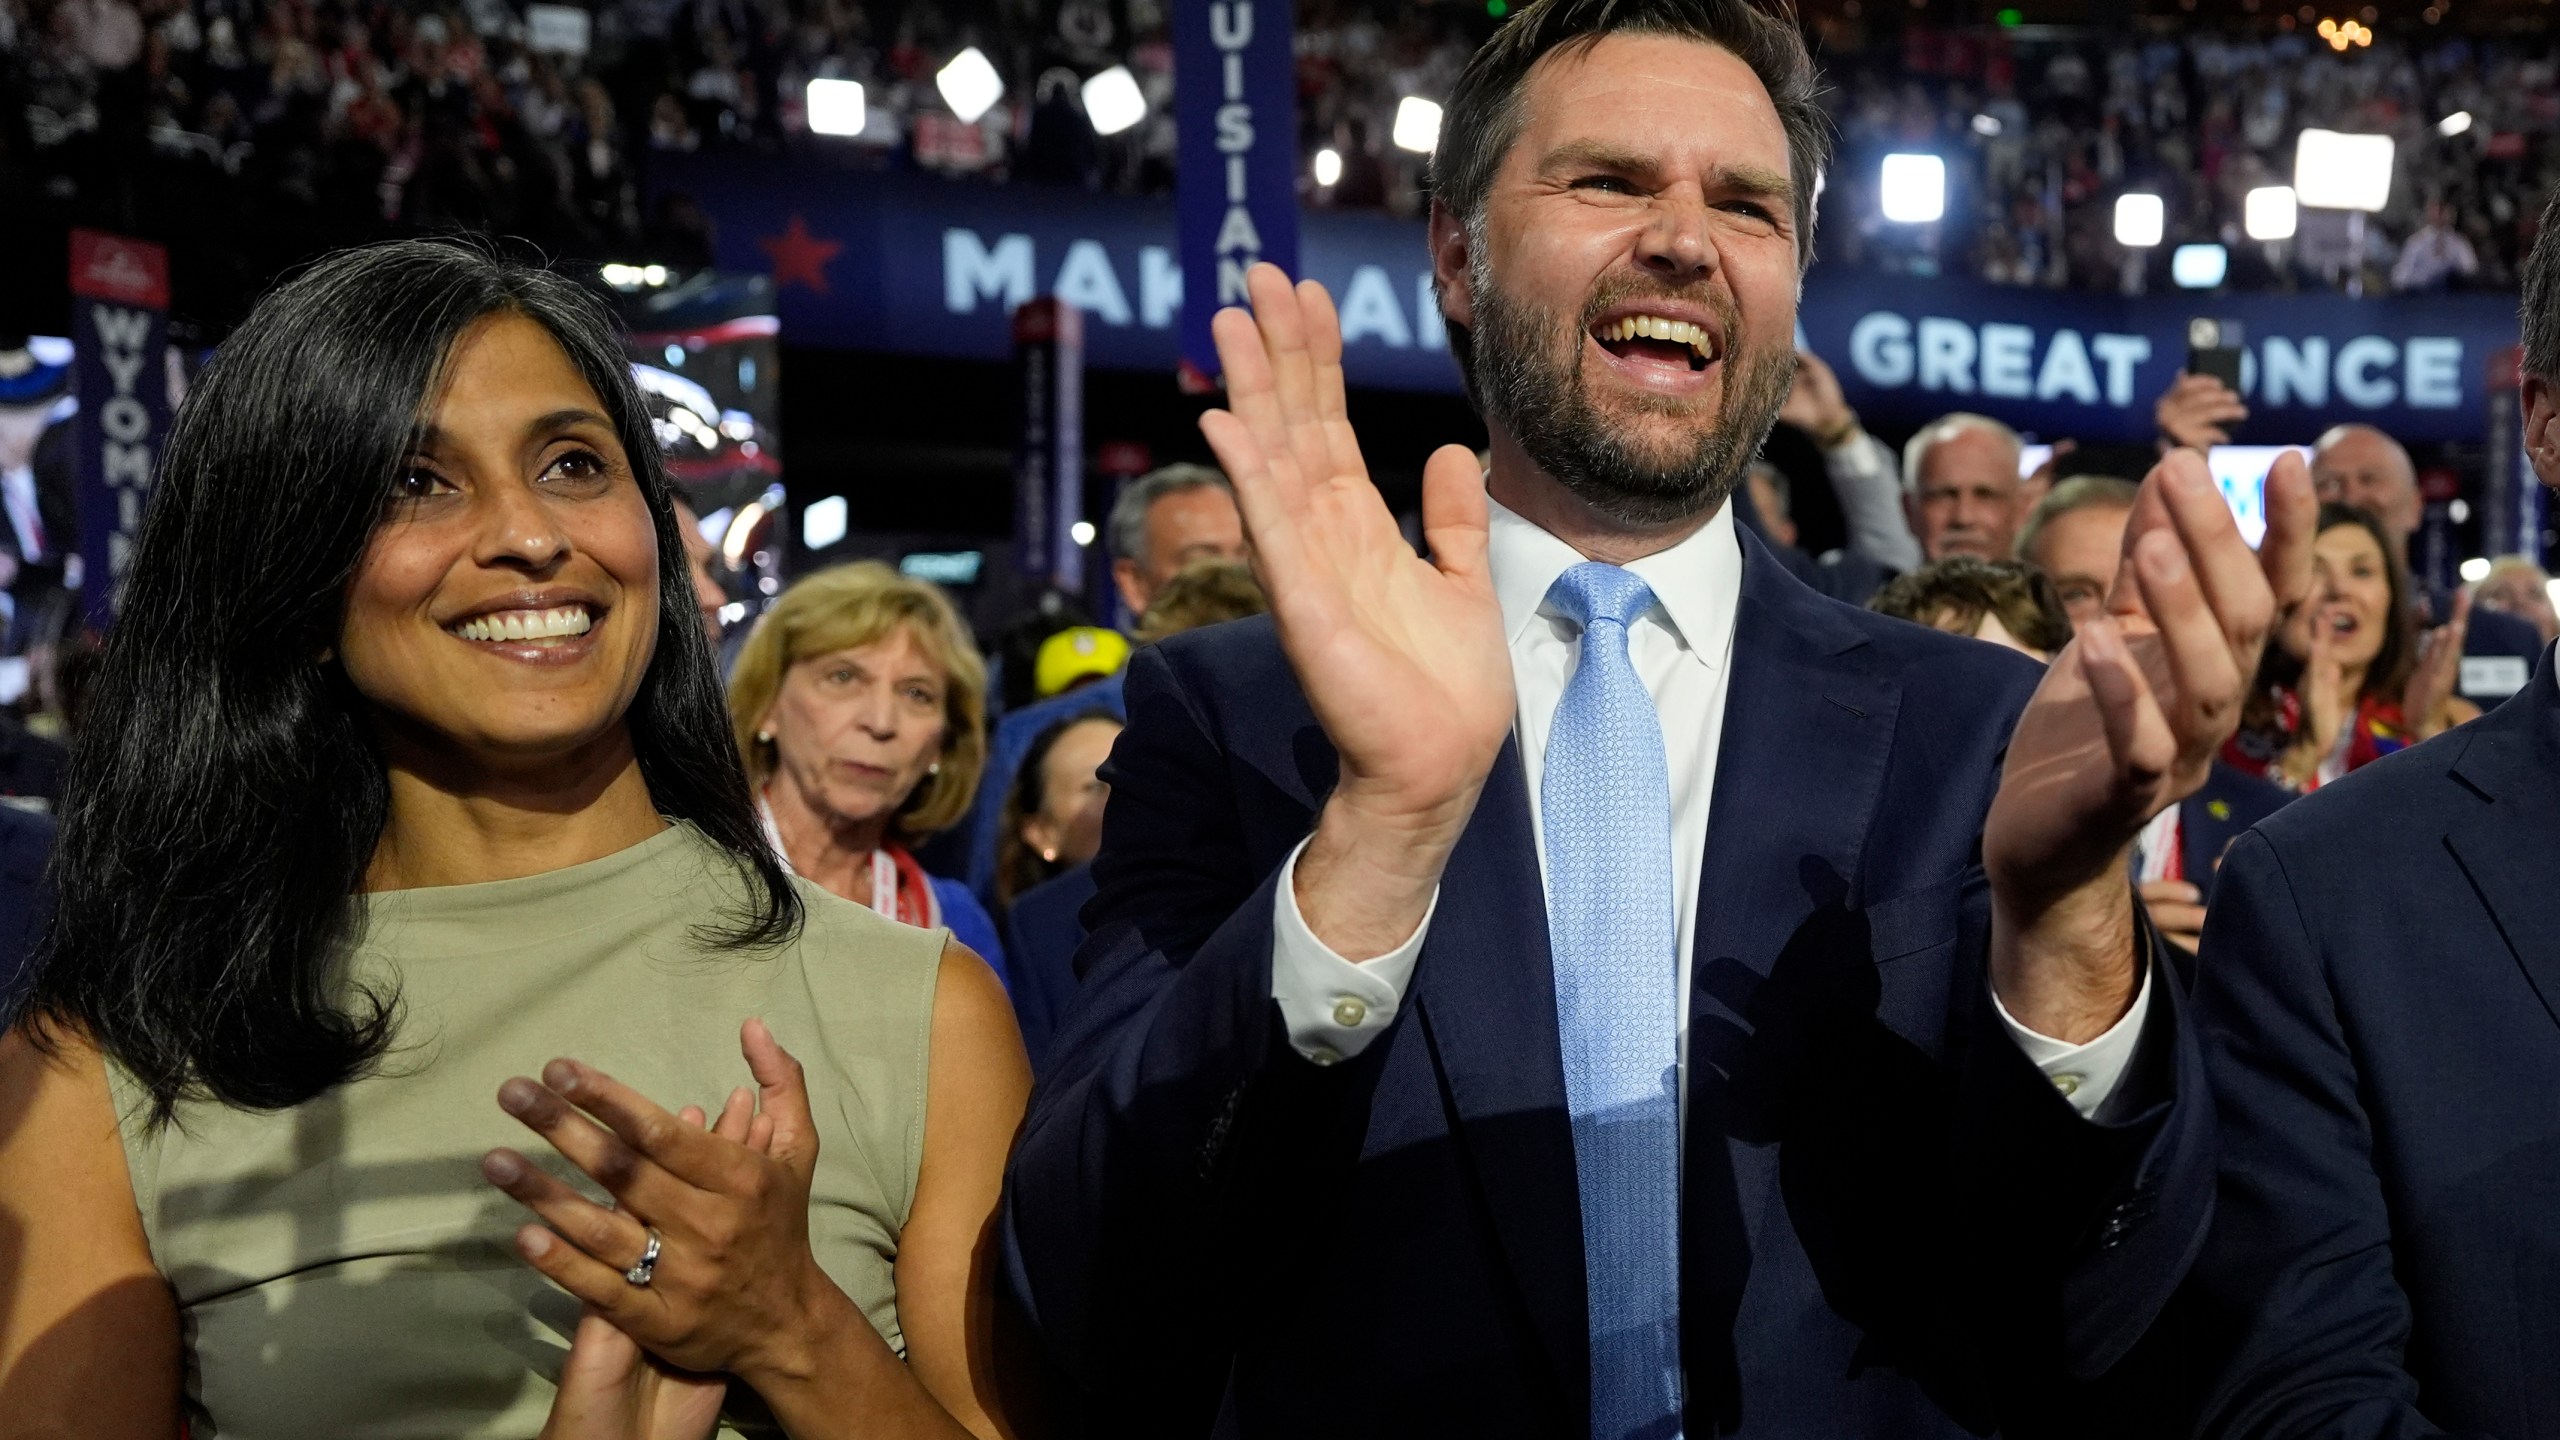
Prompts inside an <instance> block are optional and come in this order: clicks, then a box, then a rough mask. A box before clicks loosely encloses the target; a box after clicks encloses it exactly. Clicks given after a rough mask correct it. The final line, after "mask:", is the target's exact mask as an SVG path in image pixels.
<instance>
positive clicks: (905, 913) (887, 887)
mask: <svg viewBox="0 0 2560 1440" xmlns="http://www.w3.org/2000/svg"><path fill="white" fill-rule="evenodd" d="M769 791H770V787H767V789H765V790H759V791H757V792H756V818H757V819H759V820H761V821H763V822H764V838H765V843H767V844H769V845H771V846H772V847H773V854H774V858H775V859H777V860H780V861H781V862H782V868H783V869H785V870H787V871H790V872H791V873H792V874H794V875H797V874H799V873H800V872H799V871H798V870H797V869H795V868H794V867H793V866H792V864H791V852H790V851H789V850H787V849H785V848H784V847H783V844H782V827H781V826H780V825H779V824H777V823H775V821H774V818H773V801H772V798H771V796H770V794H769ZM845 898H846V899H848V900H851V899H853V898H855V897H853V896H850V895H848V896H846V897H845ZM871 913H873V914H875V915H886V916H888V917H889V918H890V919H892V920H895V921H897V922H898V923H899V924H901V925H914V926H919V927H921V928H924V929H928V930H930V929H932V928H934V927H936V926H938V925H940V924H941V923H942V897H941V896H939V895H936V894H934V893H933V881H932V880H931V879H930V878H929V877H927V876H926V874H925V873H924V867H923V866H921V865H919V864H917V863H916V860H915V857H914V856H912V855H909V854H908V853H907V852H906V851H904V850H901V849H899V848H898V847H897V846H895V845H890V844H885V843H884V844H883V845H881V846H880V848H878V849H876V850H874V851H872V852H871Z"/></svg>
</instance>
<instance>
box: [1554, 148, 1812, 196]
mask: <svg viewBox="0 0 2560 1440" xmlns="http://www.w3.org/2000/svg"><path fill="white" fill-rule="evenodd" d="M1541 168H1543V169H1545V170H1548V171H1556V170H1578V169H1591V170H1614V171H1617V172H1618V173H1620V174H1624V175H1651V174H1654V173H1656V172H1657V171H1658V170H1660V168H1661V166H1660V164H1659V163H1658V162H1657V161H1655V159H1654V158H1653V157H1652V156H1650V155H1647V154H1645V153H1644V152H1642V151H1640V150H1629V149H1627V148H1625V147H1624V146H1619V145H1612V144H1610V143H1609V142H1608V141H1605V140H1568V141H1566V142H1565V143H1564V144H1562V145H1559V146H1557V147H1556V148H1555V149H1553V150H1550V151H1548V152H1547V158H1546V163H1545V164H1544V165H1543V166H1542V167H1541ZM1707 188H1708V189H1710V190H1715V191H1720V192H1725V193H1731V194H1741V195H1756V196H1760V197H1762V198H1765V199H1772V200H1789V201H1791V200H1793V199H1794V198H1795V193H1796V186H1795V181H1794V179H1793V178H1791V177H1790V176H1789V175H1788V174H1787V173H1786V172H1785V171H1783V170H1771V169H1769V168H1768V167H1766V166H1762V165H1747V164H1745V165H1717V166H1715V167H1713V168H1711V169H1710V170H1708V172H1707Z"/></svg>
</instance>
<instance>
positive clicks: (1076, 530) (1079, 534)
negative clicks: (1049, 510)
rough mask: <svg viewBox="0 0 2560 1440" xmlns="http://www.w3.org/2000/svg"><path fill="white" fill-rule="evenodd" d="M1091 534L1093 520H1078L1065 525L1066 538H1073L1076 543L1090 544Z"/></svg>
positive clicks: (1091, 540) (1092, 532) (1091, 541)
mask: <svg viewBox="0 0 2560 1440" xmlns="http://www.w3.org/2000/svg"><path fill="white" fill-rule="evenodd" d="M1093 535H1094V530H1093V522H1092V521H1090V520H1079V521H1077V522H1076V523H1074V524H1073V525H1070V526H1068V527H1067V538H1068V539H1070V540H1073V541H1074V542H1076V543H1077V544H1078V545H1090V544H1092V543H1093Z"/></svg>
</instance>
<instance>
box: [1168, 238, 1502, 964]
mask: <svg viewBox="0 0 2560 1440" xmlns="http://www.w3.org/2000/svg"><path fill="white" fill-rule="evenodd" d="M1246 289H1247V293H1248V294H1249V295H1250V296H1251V298H1252V301H1253V310H1252V312H1251V313H1247V312H1246V311H1243V310H1240V309H1232V308H1231V309H1227V310H1222V311H1220V312H1218V315H1217V318H1216V319H1215V320H1214V321H1212V322H1211V331H1212V333H1213V334H1214V335H1215V336H1216V338H1217V343H1218V359H1219V363H1220V364H1221V366H1223V368H1224V370H1225V372H1226V383H1227V408H1226V409H1223V410H1211V411H1209V412H1208V413H1207V414H1205V415H1203V416H1201V417H1200V430H1201V433H1202V434H1203V435H1204V436H1206V437H1207V438H1208V441H1209V445H1210V448H1211V449H1213V450H1215V451H1216V452H1217V455H1218V460H1219V463H1220V464H1221V465H1222V466H1224V467H1225V469H1226V472H1227V477H1228V479H1229V480H1230V481H1232V482H1233V483H1234V485H1235V491H1236V503H1237V507H1238V508H1239V509H1240V510H1241V511H1242V512H1243V515H1244V524H1245V533H1246V535H1247V537H1248V538H1249V539H1250V540H1251V541H1252V544H1253V557H1254V558H1253V563H1254V568H1255V570H1256V571H1257V572H1259V575H1260V577H1261V580H1262V585H1263V589H1264V590H1265V591H1267V592H1269V594H1270V597H1271V613H1272V618H1273V620H1274V622H1275V623H1276V624H1277V626H1278V628H1279V632H1280V644H1281V648H1282V650H1283V651H1284V652H1285V653H1286V654H1287V656H1288V658H1289V665H1290V668H1291V669H1292V670H1294V671H1295V672H1296V673H1297V676H1298V683H1299V685H1300V686H1301V687H1303V688H1304V690H1305V691H1306V695H1307V700H1308V703H1309V705H1310V706H1312V707H1313V709H1314V710H1315V713H1316V719H1317V720H1318V722H1319V723H1321V724H1322V725H1323V726H1324V731H1325V734H1326V736H1327V737H1328V738H1329V739H1331V740H1332V741H1333V744H1334V748H1335V749H1336V750H1337V751H1338V752H1339V753H1340V755H1341V766H1342V768H1341V780H1340V783H1339V784H1338V785H1337V786H1336V787H1335V790H1334V794H1333V797H1332V799H1331V800H1330V801H1329V802H1328V803H1327V806H1326V814H1325V817H1324V820H1323V822H1322V823H1321V824H1320V826H1319V828H1318V833H1317V839H1316V842H1315V843H1314V844H1312V845H1310V847H1309V849H1308V851H1307V853H1306V855H1305V856H1304V857H1302V859H1301V861H1300V865H1299V872H1298V891H1299V900H1300V903H1301V907H1302V909H1304V911H1305V913H1306V916H1307V920H1308V923H1309V924H1310V926H1312V927H1313V928H1314V929H1315V932H1316V934H1317V935H1318V936H1319V937H1320V938H1322V939H1324V940H1325V941H1326V943H1327V944H1329V945H1331V946H1332V947H1333V948H1334V949H1336V950H1337V951H1339V952H1341V953H1343V954H1345V955H1349V956H1352V957H1354V958H1361V957H1363V956H1365V955H1374V954H1379V953H1383V952H1384V951H1385V950H1388V949H1392V948H1393V947H1394V946H1395V945H1397V944H1399V943H1401V942H1402V941H1403V939H1404V938H1405V936H1406V935H1408V934H1410V933H1411V932H1412V929H1413V926H1414V925H1415V924H1417V923H1419V920H1420V916H1421V913H1422V908H1423V905H1424V904H1425V903H1427V901H1428V897H1429V894H1430V890H1431V887H1432V886H1433V885H1436V884H1437V883H1438V880H1439V875H1440V869H1441V867H1442V866H1443V865H1444V864H1445V863H1446V860H1447V858H1448V853H1449V850H1450V849H1451V848H1452V847H1454V846H1455V844H1456V843H1457V837H1458V833H1459V832H1460V831H1461V830H1463V829H1464V828H1465V825H1466V820H1467V817H1468V815H1469V814H1471V813H1472V812H1473V810H1474V807H1475V799H1476V795H1477V792H1478V791H1479V790H1481V789H1482V787H1483V785H1484V778H1485V776H1486V774H1487V773H1488V772H1489V771H1491V770H1492V768H1493V761H1494V757H1495V756H1496V755H1497V754H1498V753H1499V752H1500V751H1501V748H1502V741H1503V737H1504V736H1505V735H1507V734H1508V733H1509V732H1510V728H1511V716H1512V710H1513V708H1514V703H1515V702H1514V700H1513V698H1512V688H1511V659H1510V652H1509V650H1508V649H1507V647H1506V645H1505V643H1504V638H1503V634H1502V610H1501V607H1500V605H1499V604H1498V603H1496V601H1495V599H1494V593H1493V577H1492V575H1491V573H1490V571H1489V570H1488V568H1487V564H1486V557H1485V539H1486V534H1485V530H1486V519H1485V516H1486V510H1485V506H1486V501H1485V494H1484V480H1483V476H1482V474H1481V473H1480V472H1479V471H1478V469H1477V467H1476V462H1475V457H1474V456H1473V455H1472V454H1470V453H1469V452H1468V451H1467V450H1466V448H1465V447H1463V446H1458V445H1450V446H1444V447H1442V448H1441V449H1440V450H1439V451H1438V452H1437V453H1435V454H1434V455H1433V456H1432V457H1431V460H1430V462H1429V464H1428V465H1427V466H1426V467H1425V468H1424V470H1423V478H1422V518H1423V536H1424V539H1425V540H1426V542H1427V543H1428V544H1429V546H1430V550H1431V554H1430V556H1429V557H1428V558H1424V557H1420V556H1417V555H1415V554H1414V553H1413V547H1412V546H1411V545H1409V544H1407V543H1406V541H1405V539H1404V536H1403V534H1402V533H1401V532H1400V531H1398V530H1397V528H1396V523H1395V518H1394V517H1393V516H1392V515H1390V514H1389V513H1388V512H1387V507H1386V502H1385V500H1384V499H1383V498H1382V497H1381V496H1380V495H1379V494H1378V491H1377V487H1376V486H1375V485H1373V484H1371V483H1370V480H1369V472H1368V467H1367V465H1366V464H1365V463H1364V462H1363V460H1362V459H1361V455H1360V445H1359V441H1358V440H1357V438H1356V437H1354V436H1353V434H1352V433H1351V423H1350V420H1349V419H1348V417H1347V415H1346V413H1345V409H1344V401H1343V381H1342V328H1341V324H1340V321H1339V320H1338V318H1337V317H1336V315H1335V313H1334V308H1333V300H1332V298H1331V297H1330V296H1328V295H1327V294H1326V293H1325V290H1324V287H1323V286H1321V285H1318V284H1316V283H1315V282H1313V281H1300V282H1299V283H1298V284H1296V285H1295V286H1292V285H1291V284H1290V283H1289V279H1288V277H1287V276H1286V275H1284V274H1282V273H1281V271H1280V270H1279V268H1278V267H1277V266H1273V265H1267V264H1266V265H1257V266H1255V267H1254V268H1253V271H1252V272H1251V274H1250V275H1248V276H1247V277H1246ZM1363 871H1367V872H1371V873H1367V874H1365V875H1364V874H1362V873H1361V872H1363ZM1337 880H1338V881H1340V882H1342V883H1335V882H1336V881H1337ZM1417 897H1418V898H1417Z"/></svg>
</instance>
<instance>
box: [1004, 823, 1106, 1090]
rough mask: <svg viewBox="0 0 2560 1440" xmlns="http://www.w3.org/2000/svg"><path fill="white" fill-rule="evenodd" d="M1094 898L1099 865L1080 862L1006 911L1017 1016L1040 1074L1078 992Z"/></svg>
mask: <svg viewBox="0 0 2560 1440" xmlns="http://www.w3.org/2000/svg"><path fill="white" fill-rule="evenodd" d="M1092 898H1093V867H1092V866H1090V865H1078V866H1077V867H1075V868H1074V869H1072V870H1069V871H1067V872H1065V873H1064V874H1061V875H1056V876H1052V877H1051V878H1049V879H1047V880H1043V881H1041V882H1040V883H1039V884H1037V885H1034V886H1032V887H1031V888H1030V889H1028V890H1025V891H1023V892H1022V893H1021V894H1020V895H1017V896H1015V897H1014V899H1013V909H1012V910H1011V911H1010V912H1009V913H1008V914H1007V915H1006V916H1005V931H1006V938H1005V958H1006V959H1007V960H1009V961H1011V962H1012V973H1011V974H1010V975H1008V976H1007V977H1006V978H1007V979H1008V980H1010V981H1011V982H1012V990H1013V1018H1014V1020H1015V1022H1016V1023H1018V1024H1020V1025H1021V1027H1022V1047H1023V1049H1025V1050H1027V1051H1029V1052H1030V1055H1031V1069H1032V1072H1033V1073H1034V1074H1038V1073H1041V1072H1043V1071H1045V1070H1046V1069H1047V1068H1048V1059H1049V1042H1050V1040H1051V1039H1052V1038H1053V1037H1054V1036H1056V1034H1057V1033H1058V1022H1059V1020H1060V1019H1061V1018H1062V1017H1064V1016H1065V1015H1066V1013H1067V1007H1068V1006H1069V1005H1070V1004H1072V1003H1073V1002H1074V1000H1075V998H1076V948H1077V947H1078V946H1080V945H1082V944H1084V918H1083V911H1084V904H1085V902H1086V901H1088V900H1090V899H1092Z"/></svg>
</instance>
